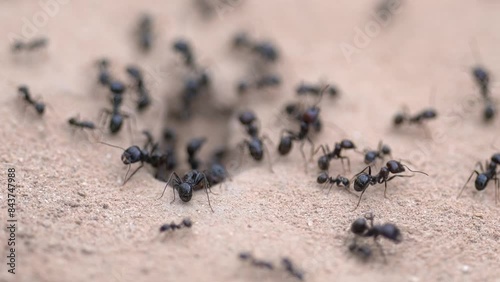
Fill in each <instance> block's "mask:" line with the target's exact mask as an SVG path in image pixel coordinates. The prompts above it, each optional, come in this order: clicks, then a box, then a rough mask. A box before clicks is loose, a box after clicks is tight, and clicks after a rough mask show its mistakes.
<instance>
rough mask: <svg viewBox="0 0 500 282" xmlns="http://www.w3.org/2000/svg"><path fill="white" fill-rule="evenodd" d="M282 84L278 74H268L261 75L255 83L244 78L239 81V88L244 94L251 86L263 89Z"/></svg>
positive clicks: (239, 91)
mask: <svg viewBox="0 0 500 282" xmlns="http://www.w3.org/2000/svg"><path fill="white" fill-rule="evenodd" d="M280 84H281V78H280V77H279V76H278V75H274V74H268V75H264V76H262V77H260V78H259V79H257V80H256V81H255V82H253V83H250V82H247V81H244V80H242V81H240V82H239V83H238V86H237V89H238V93H239V94H243V93H245V92H247V91H248V89H249V88H251V87H255V89H262V88H266V87H276V86H279V85H280Z"/></svg>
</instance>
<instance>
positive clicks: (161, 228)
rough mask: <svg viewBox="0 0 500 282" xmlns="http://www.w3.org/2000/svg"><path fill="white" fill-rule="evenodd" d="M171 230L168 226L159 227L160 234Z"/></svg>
mask: <svg viewBox="0 0 500 282" xmlns="http://www.w3.org/2000/svg"><path fill="white" fill-rule="evenodd" d="M170 229H171V226H170V224H168V223H167V224H163V225H162V226H161V227H160V232H165V231H168V230H170Z"/></svg>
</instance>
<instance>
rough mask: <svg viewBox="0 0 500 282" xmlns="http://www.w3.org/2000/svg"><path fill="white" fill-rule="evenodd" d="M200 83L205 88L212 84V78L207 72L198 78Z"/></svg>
mask: <svg viewBox="0 0 500 282" xmlns="http://www.w3.org/2000/svg"><path fill="white" fill-rule="evenodd" d="M198 83H199V84H200V85H201V86H203V87H204V86H207V85H208V84H210V76H209V75H208V73H207V72H206V71H203V72H202V73H201V74H200V77H198Z"/></svg>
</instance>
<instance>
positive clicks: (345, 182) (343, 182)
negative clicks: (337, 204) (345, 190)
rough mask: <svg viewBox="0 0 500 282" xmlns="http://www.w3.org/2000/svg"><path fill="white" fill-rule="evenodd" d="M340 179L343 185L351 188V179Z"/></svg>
mask: <svg viewBox="0 0 500 282" xmlns="http://www.w3.org/2000/svg"><path fill="white" fill-rule="evenodd" d="M339 179H340V182H342V185H344V187H349V185H350V184H351V183H350V181H349V179H347V178H345V177H339Z"/></svg>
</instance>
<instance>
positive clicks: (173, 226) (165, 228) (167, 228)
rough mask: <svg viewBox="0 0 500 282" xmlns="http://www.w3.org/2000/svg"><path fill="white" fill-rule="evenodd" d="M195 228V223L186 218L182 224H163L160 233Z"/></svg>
mask: <svg viewBox="0 0 500 282" xmlns="http://www.w3.org/2000/svg"><path fill="white" fill-rule="evenodd" d="M191 226H193V222H192V221H191V219H189V218H184V219H183V220H182V222H181V223H179V224H175V222H172V223H166V224H163V225H162V226H161V227H160V233H162V232H166V231H170V230H172V231H173V230H176V229H181V228H191Z"/></svg>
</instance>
